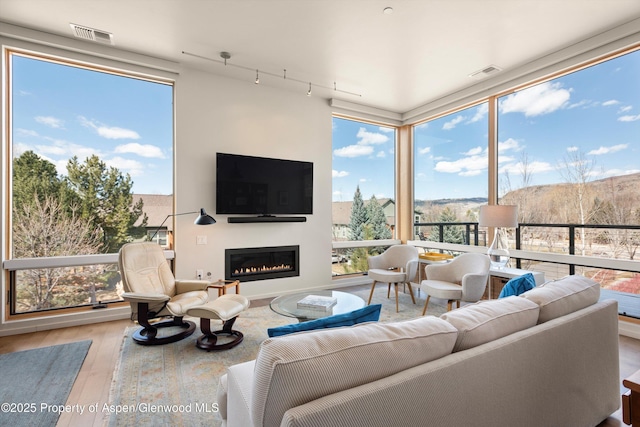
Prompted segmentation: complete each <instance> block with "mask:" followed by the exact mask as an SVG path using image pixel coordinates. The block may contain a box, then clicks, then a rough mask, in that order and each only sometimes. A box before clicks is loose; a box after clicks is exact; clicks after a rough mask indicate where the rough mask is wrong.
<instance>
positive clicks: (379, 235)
mask: <svg viewBox="0 0 640 427" xmlns="http://www.w3.org/2000/svg"><path fill="white" fill-rule="evenodd" d="M366 210H367V224H368V225H369V226H370V227H371V235H372V237H371V238H372V239H373V240H381V239H390V238H391V230H390V229H389V227H388V226H387V216H386V215H385V214H384V210H383V209H382V206H381V205H380V203H378V199H376V196H375V195H373V196H371V199H370V200H369V204H368V205H367V208H366Z"/></svg>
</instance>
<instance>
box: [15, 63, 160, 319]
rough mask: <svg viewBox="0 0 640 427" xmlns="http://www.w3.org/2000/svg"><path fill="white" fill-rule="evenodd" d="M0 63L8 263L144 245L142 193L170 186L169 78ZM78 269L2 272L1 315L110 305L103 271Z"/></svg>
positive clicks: (114, 295) (113, 297)
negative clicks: (5, 104) (4, 87)
mask: <svg viewBox="0 0 640 427" xmlns="http://www.w3.org/2000/svg"><path fill="white" fill-rule="evenodd" d="M7 57H8V61H7V70H6V71H7V75H8V76H9V77H10V78H9V80H8V81H9V85H10V87H9V90H8V91H7V92H8V93H10V94H11V98H10V103H9V117H10V123H9V124H10V129H9V138H8V142H9V147H8V148H9V149H8V150H7V151H8V153H10V156H9V159H8V161H9V162H10V164H8V165H6V166H7V168H8V170H10V171H11V178H10V180H9V181H8V186H9V187H10V188H9V189H8V190H9V194H11V195H12V196H11V199H10V206H9V210H10V215H9V216H8V217H9V218H10V222H11V224H10V230H11V239H10V240H9V241H8V242H7V245H8V247H7V248H6V249H5V251H6V253H7V254H9V258H10V259H13V260H16V259H17V260H23V259H27V260H36V264H37V260H39V259H47V258H52V257H63V258H68V257H74V256H86V255H97V254H108V253H112V254H113V253H117V252H118V250H119V249H120V247H121V246H122V245H123V244H125V243H127V242H130V241H134V240H144V239H146V238H147V228H148V227H150V226H154V225H155V226H157V225H158V224H150V223H149V216H148V215H147V212H146V211H145V206H144V203H143V198H142V196H143V195H145V194H164V195H171V193H172V189H173V176H172V170H173V167H172V164H173V149H172V147H173V84H172V82H170V81H164V80H159V79H151V78H148V77H144V78H142V77H140V76H138V75H133V74H124V73H122V72H120V71H119V72H114V71H110V70H107V69H104V68H98V67H95V68H92V67H90V66H88V65H87V64H77V63H74V62H72V61H67V60H62V59H58V58H49V57H44V56H34V55H31V54H26V53H22V52H17V51H12V52H9V54H8V56H7ZM167 209H169V210H168V211H167V212H166V214H169V213H171V211H170V209H171V206H170V205H169V206H167ZM155 210H156V209H154V212H153V213H154V214H155V213H156V212H155ZM56 259H58V258H56ZM71 263H73V262H71ZM67 264H69V261H67ZM80 264H83V265H78V266H63V267H57V268H26V269H18V270H15V271H13V272H12V274H11V280H10V286H11V292H10V294H11V298H10V300H11V301H9V303H10V306H11V307H10V308H11V310H10V312H11V313H12V314H19V313H26V312H33V311H43V310H51V309H59V308H64V307H73V306H81V305H90V304H96V303H98V302H104V301H117V300H119V299H120V297H119V292H118V283H119V275H118V272H117V268H116V266H115V264H108V265H102V264H101V265H86V262H84V261H83V262H82V263H80Z"/></svg>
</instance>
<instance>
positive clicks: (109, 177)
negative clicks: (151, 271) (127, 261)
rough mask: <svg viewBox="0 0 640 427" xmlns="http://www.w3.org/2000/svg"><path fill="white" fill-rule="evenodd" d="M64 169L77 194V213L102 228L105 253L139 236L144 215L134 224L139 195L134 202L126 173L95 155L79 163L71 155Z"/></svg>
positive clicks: (139, 208)
mask: <svg viewBox="0 0 640 427" xmlns="http://www.w3.org/2000/svg"><path fill="white" fill-rule="evenodd" d="M67 171H68V176H67V182H68V184H69V186H70V187H71V188H72V189H73V190H74V191H75V192H76V193H77V194H78V196H79V198H80V215H81V216H82V217H83V218H85V219H86V220H88V221H90V222H91V223H92V224H93V226H94V227H95V228H100V229H101V230H102V232H103V245H104V250H105V251H106V252H107V253H111V252H117V251H118V250H119V249H120V247H121V246H122V245H123V244H124V243H127V242H128V241H130V240H132V238H134V237H142V235H143V234H144V227H145V226H146V223H147V217H146V214H144V217H143V220H142V223H141V225H140V227H138V228H135V227H134V226H133V224H134V223H135V222H136V221H137V220H138V218H140V216H141V215H143V212H142V199H139V200H138V201H137V202H136V203H135V204H134V203H133V194H132V192H131V190H132V186H133V181H132V180H131V177H130V176H129V174H126V175H123V174H122V173H121V172H120V171H119V170H118V169H116V168H113V167H109V168H107V166H106V164H105V163H104V162H103V161H101V160H100V159H99V158H98V156H96V155H92V156H91V157H88V158H87V159H86V160H85V162H84V163H82V164H81V163H79V162H78V158H77V157H76V156H74V157H73V158H71V159H70V160H69V162H68V163H67Z"/></svg>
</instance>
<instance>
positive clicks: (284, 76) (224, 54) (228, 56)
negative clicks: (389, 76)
mask: <svg viewBox="0 0 640 427" xmlns="http://www.w3.org/2000/svg"><path fill="white" fill-rule="evenodd" d="M182 54H183V55H189V56H193V57H194V58H200V59H204V60H206V61H211V62H217V63H219V64H224V65H225V66H227V65H228V66H230V67H235V68H240V69H242V70H246V71H253V70H255V71H256V79H255V84H259V83H260V74H262V76H263V77H264V76H265V75H267V76H271V77H278V78H282V79H283V80H287V81H290V82H294V83H301V84H307V81H304V80H299V79H295V78H291V77H289V76H287V69H286V68H284V69H283V72H282V74H276V73H270V72H267V71H264V70H262V71H261V70H259V69H257V68H254V67H246V66H244V65H239V64H233V63H231V62H229V63H227V60H228V59H231V54H230V53H229V52H220V54H219V56H220V58H222V60H220V59H214V58H208V57H206V56H202V55H196V54H195V53H189V52H185V51H182ZM308 84H309V90H308V91H307V96H311V86H312V85H313V86H316V87H318V88H321V89H328V90H333V91H334V92H340V93H344V94H347V95H353V96H362V95H361V94H359V93H354V92H348V91H346V90H342V89H338V88H337V85H336V82H333V88H331V87H327V86H323V85H319V84H315V83H312V82H308Z"/></svg>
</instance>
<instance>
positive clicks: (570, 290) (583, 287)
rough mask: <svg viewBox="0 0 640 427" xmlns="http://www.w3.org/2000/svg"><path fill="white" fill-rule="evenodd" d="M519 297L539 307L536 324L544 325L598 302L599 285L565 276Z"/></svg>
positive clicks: (591, 281)
mask: <svg viewBox="0 0 640 427" xmlns="http://www.w3.org/2000/svg"><path fill="white" fill-rule="evenodd" d="M520 296H521V297H523V298H527V299H529V300H531V301H533V302H535V303H536V304H538V305H539V306H540V317H539V318H538V323H544V322H546V321H548V320H551V319H555V318H556V317H560V316H564V315H565V314H569V313H572V312H574V311H577V310H580V309H583V308H585V307H588V306H590V305H592V304H595V303H596V302H598V300H599V299H600V284H599V283H598V282H596V281H594V280H591V279H587V278H586V277H584V276H565V277H563V278H561V279H558V280H554V281H551V282H547V283H545V284H544V285H540V286H538V287H537V288H534V289H531V290H530V291H528V292H525V293H524V294H522V295H520Z"/></svg>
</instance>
